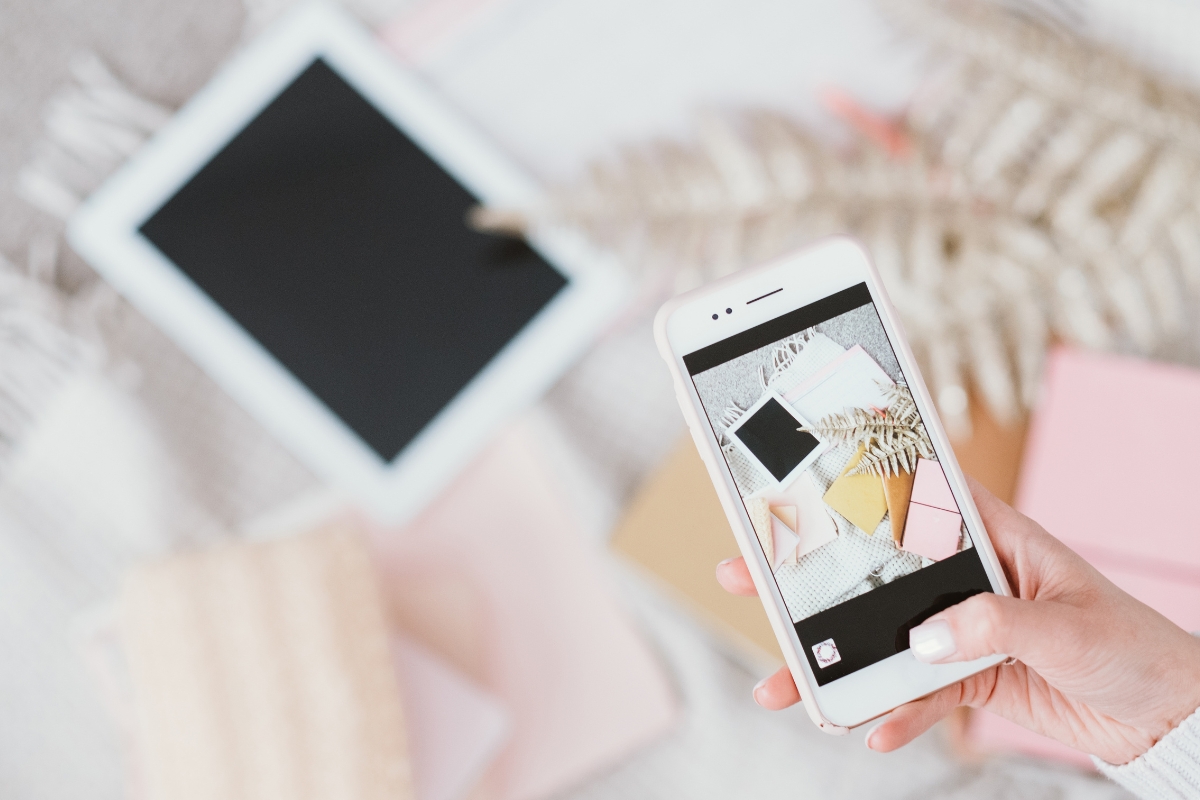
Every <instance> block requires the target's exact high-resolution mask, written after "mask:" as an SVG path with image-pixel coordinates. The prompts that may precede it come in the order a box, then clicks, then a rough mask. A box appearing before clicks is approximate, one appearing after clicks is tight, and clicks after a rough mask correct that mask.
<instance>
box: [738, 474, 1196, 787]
mask: <svg viewBox="0 0 1200 800" xmlns="http://www.w3.org/2000/svg"><path fill="white" fill-rule="evenodd" d="M968 483H969V484H970V487H971V493H972V495H974V497H975V503H976V505H977V506H978V507H979V513H980V515H981V516H982V518H983V523H984V526H985V527H986V528H987V531H988V533H989V534H990V536H991V540H992V544H993V545H994V546H995V549H996V555H997V556H998V557H999V559H1000V562H1001V564H1002V565H1003V567H1004V570H1005V573H1006V574H1007V575H1008V580H1009V584H1010V585H1011V586H1012V587H1013V590H1014V591H1015V593H1016V595H1017V597H1000V596H997V595H994V594H990V593H988V594H980V595H976V596H974V597H971V598H970V599H968V600H965V601H964V602H962V603H959V604H958V605H956V606H953V607H951V608H948V609H946V610H945V611H942V612H941V613H938V614H935V615H934V616H932V617H930V618H929V619H928V620H926V621H925V622H924V623H923V624H921V625H919V626H917V627H915V628H913V629H912V631H911V633H910V635H909V643H910V646H912V647H913V653H914V655H915V656H916V657H917V658H918V660H921V661H926V662H928V663H950V662H954V661H969V660H971V659H975V658H982V657H983V656H987V655H993V654H996V653H1004V654H1006V655H1009V656H1012V657H1014V658H1016V659H1018V661H1017V663H1015V664H1013V665H1012V666H997V667H993V668H991V669H988V670H986V671H984V672H981V673H979V674H977V675H973V676H971V677H970V678H967V679H966V680H964V681H961V682H960V683H957V684H954V685H953V686H948V687H946V688H944V689H941V690H939V691H937V692H934V693H933V694H931V695H929V696H927V697H923V698H921V699H919V700H914V701H913V702H911V703H906V704H905V705H902V706H900V707H899V708H897V709H895V710H894V711H893V712H892V713H891V714H890V715H889V716H888V717H887V718H886V719H885V721H883V722H882V723H880V724H878V725H877V726H876V727H875V728H873V729H872V730H871V732H870V733H869V734H868V736H867V746H868V747H870V748H871V749H873V750H878V751H880V752H888V751H890V750H895V749H896V748H898V747H902V746H903V745H905V744H908V743H909V742H910V741H912V740H913V739H915V738H916V737H917V736H919V735H920V734H921V733H924V732H925V731H926V730H928V729H929V728H930V727H932V726H933V724H934V723H935V722H937V721H938V720H940V719H942V718H943V717H945V716H946V715H947V714H949V713H950V712H951V711H952V710H953V709H954V708H955V707H957V706H970V707H972V708H983V709H987V710H988V711H990V712H992V713H994V714H998V715H999V716H1002V717H1005V718H1006V719H1009V720H1012V721H1013V722H1016V723H1017V724H1018V725H1022V726H1024V727H1026V728H1029V729H1030V730H1033V731H1036V732H1038V733H1041V734H1043V735H1045V736H1049V737H1050V738H1052V739H1057V740H1058V741H1060V742H1062V743H1064V744H1067V745H1069V746H1071V747H1074V748H1076V749H1077V750H1082V751H1083V752H1085V753H1091V754H1093V755H1096V756H1098V757H1100V758H1102V759H1104V760H1105V761H1107V762H1109V763H1110V764H1124V763H1127V762H1129V761H1132V760H1133V759H1135V758H1137V757H1138V756H1140V755H1141V754H1142V753H1144V752H1146V751H1147V750H1149V749H1150V748H1151V747H1152V746H1154V744H1155V743H1156V742H1157V741H1158V740H1159V739H1161V738H1162V737H1163V736H1165V735H1166V734H1167V733H1168V732H1169V731H1170V730H1171V729H1173V728H1174V727H1175V726H1176V725H1178V724H1179V723H1180V722H1182V721H1183V720H1184V719H1185V718H1187V717H1188V716H1189V715H1191V713H1192V712H1193V711H1195V710H1196V709H1197V707H1200V640H1197V639H1195V638H1193V637H1192V636H1190V635H1189V634H1188V633H1187V632H1186V631H1184V630H1183V629H1181V628H1179V627H1178V626H1176V625H1175V624H1174V623H1172V622H1171V621H1169V620H1168V619H1166V618H1165V617H1163V616H1162V615H1161V614H1159V613H1158V612H1157V611H1155V610H1154V609H1152V608H1150V607H1149V606H1147V605H1145V604H1143V603H1141V602H1139V601H1137V600H1135V599H1134V598H1133V597H1131V596H1129V595H1128V594H1126V593H1125V592H1123V591H1121V590H1120V589H1118V588H1117V587H1116V586H1115V585H1113V584H1112V582H1110V581H1109V580H1108V579H1107V578H1105V577H1104V576H1103V575H1101V574H1100V573H1099V572H1097V571H1096V570H1095V569H1094V568H1093V567H1092V566H1091V565H1090V564H1088V563H1087V562H1086V561H1084V560H1083V559H1082V558H1080V557H1079V556H1078V555H1076V554H1075V553H1074V552H1072V551H1071V550H1070V549H1068V548H1067V547H1066V545H1064V544H1063V543H1062V542H1060V541H1058V540H1057V539H1055V538H1054V537H1053V536H1051V535H1050V534H1048V533H1046V531H1045V530H1043V529H1042V527H1041V526H1040V525H1038V524H1037V523H1036V522H1034V521H1033V520H1031V519H1029V518H1028V517H1025V516H1023V515H1022V514H1019V513H1018V512H1017V511H1015V510H1013V509H1012V508H1010V507H1009V506H1007V505H1005V504H1004V503H1003V502H1002V501H1001V500H999V499H998V498H996V497H995V496H994V495H992V494H991V493H990V492H988V491H987V489H985V488H983V486H982V485H980V484H979V483H978V482H976V481H974V480H972V479H970V478H968ZM717 580H718V581H719V582H720V583H721V585H722V586H723V587H725V589H726V590H727V591H730V592H733V593H734V594H740V595H754V594H756V592H755V589H754V584H753V582H752V581H751V579H750V573H749V571H748V570H747V568H746V564H745V561H744V560H743V559H741V558H736V559H730V560H728V561H723V562H721V564H719V565H718V566H717ZM1018 597H1019V598H1020V599H1017V598H1018ZM754 698H755V700H756V701H757V702H758V703H759V705H762V706H763V707H765V708H770V709H780V708H785V707H787V706H790V705H792V704H793V703H795V702H797V701H798V700H799V699H800V695H799V693H798V692H797V690H796V684H795V683H794V681H793V679H792V675H791V673H790V672H789V671H788V669H787V668H786V667H784V668H783V669H781V670H779V671H778V672H776V673H775V674H774V675H772V676H771V677H769V678H767V679H765V680H764V681H762V682H761V683H760V684H759V685H758V686H756V687H755V688H754Z"/></svg>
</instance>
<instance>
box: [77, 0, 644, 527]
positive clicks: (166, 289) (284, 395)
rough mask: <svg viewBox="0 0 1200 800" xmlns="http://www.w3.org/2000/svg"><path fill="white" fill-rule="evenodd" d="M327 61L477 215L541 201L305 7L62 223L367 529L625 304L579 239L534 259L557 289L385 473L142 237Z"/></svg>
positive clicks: (447, 467) (330, 16) (532, 392)
mask: <svg viewBox="0 0 1200 800" xmlns="http://www.w3.org/2000/svg"><path fill="white" fill-rule="evenodd" d="M317 57H320V58H323V59H324V60H325V62H326V63H327V64H328V65H329V66H330V67H331V68H332V69H334V71H336V72H337V73H338V74H339V75H340V76H341V77H342V78H343V79H345V80H346V81H347V83H349V84H350V85H351V86H353V87H354V88H355V90H356V91H358V92H359V93H360V94H362V95H363V97H365V98H366V99H367V100H368V101H370V102H371V103H372V104H373V105H374V106H375V107H376V108H377V109H378V110H379V111H380V113H382V114H383V115H384V116H385V117H387V118H388V119H390V120H391V121H392V122H393V123H394V124H396V125H397V127H399V128H400V129H402V130H403V131H404V132H405V133H406V134H407V135H408V136H409V137H411V138H412V139H413V140H414V141H415V142H417V143H418V144H419V145H420V146H421V147H422V148H423V149H424V150H425V151H426V152H428V153H429V154H430V155H431V156H432V157H433V158H434V159H435V160H436V161H437V162H439V163H440V164H441V165H442V166H443V168H445V169H446V170H447V172H449V173H450V174H451V175H453V176H454V177H455V178H456V179H458V180H459V181H460V182H461V183H462V184H463V185H464V186H466V187H467V188H468V189H469V190H470V191H471V192H472V193H473V194H475V195H476V196H477V197H479V198H480V199H481V200H482V201H483V202H485V203H489V204H497V205H504V206H516V207H520V206H522V205H525V204H528V203H530V202H531V201H532V200H533V199H534V198H535V197H536V188H535V186H534V185H533V184H532V183H531V182H530V181H529V179H528V178H526V177H525V175H523V174H522V173H521V171H520V170H519V169H518V168H516V167H515V165H513V164H512V163H511V162H510V161H509V159H507V158H506V157H505V156H504V155H503V154H502V153H501V152H499V151H498V150H497V148H496V147H495V146H494V145H493V144H492V143H491V142H489V141H488V140H487V139H486V138H485V137H483V136H481V135H480V134H479V132H477V131H476V130H475V129H474V128H472V126H471V125H469V124H468V123H466V122H465V121H464V120H463V119H461V118H460V117H459V116H458V115H457V114H456V113H455V112H454V111H452V110H451V109H449V108H448V107H447V106H446V105H445V104H444V103H442V102H441V101H440V100H439V99H438V98H437V97H436V96H435V95H434V94H433V93H432V92H431V91H430V90H429V89H428V88H426V87H425V86H424V85H423V84H422V83H421V82H420V80H419V79H417V78H416V77H414V76H413V75H411V74H409V73H408V72H407V71H406V70H405V69H404V68H403V67H402V66H401V65H399V64H398V63H397V62H396V60H395V59H394V58H393V57H392V56H390V55H389V54H388V53H387V52H386V51H385V50H384V49H383V47H382V45H381V44H380V43H378V42H377V41H376V40H375V39H374V37H373V36H372V35H371V34H370V33H369V32H368V31H367V30H366V29H364V28H363V27H362V26H361V25H360V24H358V23H357V22H356V21H354V20H353V19H352V18H350V17H348V16H347V15H346V14H345V12H342V11H340V10H338V9H336V8H334V7H331V6H328V5H325V4H323V3H320V2H314V3H308V4H305V5H303V6H301V7H300V8H299V9H297V10H295V11H293V12H291V13H290V14H289V15H288V16H287V17H286V18H285V19H284V20H283V21H281V22H280V23H278V24H277V25H276V26H274V27H273V28H271V29H269V30H268V31H267V32H266V33H264V34H263V35H262V36H261V37H259V38H258V39H257V40H255V41H254V42H253V43H251V44H250V45H249V46H247V47H246V48H245V49H244V50H243V51H242V52H241V53H239V54H238V55H237V56H235V57H234V59H232V60H231V62H230V63H229V64H228V65H227V66H226V67H224V68H223V69H222V70H221V71H220V72H219V73H218V74H217V75H216V76H215V77H214V78H213V79H212V81H211V82H210V83H209V84H208V85H207V86H206V87H205V88H204V89H202V90H201V91H200V92H199V93H198V94H196V96H195V97H194V98H193V99H192V100H191V101H190V102H189V103H188V104H187V105H186V106H184V107H183V108H182V109H181V110H180V111H179V113H178V114H176V115H175V117H174V118H173V119H172V120H171V121H170V122H168V123H167V125H165V126H164V127H163V128H162V130H160V131H159V132H158V133H157V134H156V135H155V136H154V138H153V139H152V140H151V141H150V142H149V143H148V144H147V145H146V146H145V147H143V148H142V150H141V151H139V152H138V153H137V154H136V155H135V156H134V157H133V158H132V159H130V161H129V162H128V163H127V164H126V165H125V166H124V167H122V168H121V169H120V170H119V171H118V172H117V173H116V174H115V175H114V176H113V177H112V178H110V179H109V180H108V182H106V183H105V185H104V186H103V187H101V188H100V189H99V190H98V191H97V192H96V193H95V194H93V195H92V197H91V198H89V199H88V201H87V202H86V203H85V204H84V205H83V206H82V207H81V208H80V210H79V211H78V212H77V213H76V214H75V215H74V216H73V217H72V219H71V221H70V225H69V227H68V236H69V239H70V242H71V244H72V246H73V247H74V248H75V250H76V251H77V252H78V253H79V254H80V255H81V256H82V257H83V258H85V259H86V260H87V261H88V262H89V263H90V264H92V265H93V266H94V267H95V268H96V270H97V271H98V272H99V273H100V274H101V275H102V276H103V277H104V278H105V279H107V280H108V281H109V282H110V283H111V284H112V285H113V286H114V287H115V288H116V289H117V290H118V291H119V292H121V293H122V294H123V295H124V296H125V297H127V298H128V299H129V300H130V301H131V302H132V303H133V304H134V305H136V306H137V307H138V308H139V309H140V310H141V311H142V312H143V313H144V314H146V316H147V317H149V318H150V319H151V320H152V321H154V322H155V323H156V324H157V325H158V326H159V327H161V328H162V329H163V330H164V331H166V332H167V333H168V335H170V336H171V337H172V338H174V339H175V341H176V342H178V343H179V345H180V346H181V347H182V348H183V349H184V350H185V351H186V352H187V353H188V354H189V355H191V356H192V358H194V359H195V360H196V362H197V363H199V364H200V366H201V367H203V368H204V369H205V370H206V371H207V372H208V373H209V374H210V375H211V376H212V377H213V378H214V379H215V380H216V381H217V383H218V384H220V385H221V386H222V387H223V388H224V389H225V390H226V391H227V392H229V394H230V395H232V396H233V397H234V399H236V400H237V401H238V402H239V403H241V404H242V405H243V406H244V407H245V408H246V409H247V410H248V411H249V412H250V413H251V414H252V415H253V416H254V417H255V418H256V419H257V420H258V421H259V422H260V423H261V424H263V425H264V426H265V427H266V428H268V429H269V430H270V431H272V433H274V434H275V435H276V436H277V437H278V438H279V439H280V440H282V441H283V443H284V444H285V445H286V446H288V447H289V448H290V449H291V450H292V451H293V452H294V453H295V454H296V455H297V456H298V457H299V458H300V459H301V460H302V461H304V462H305V463H306V464H307V465H308V466H309V467H310V468H311V469H312V470H313V471H314V472H316V473H317V474H318V475H320V476H321V477H323V478H324V479H326V480H327V481H329V482H331V483H333V484H334V485H336V486H338V487H341V488H342V489H344V490H346V491H347V492H348V493H349V494H350V495H351V496H353V497H357V498H358V499H360V500H361V501H363V502H364V504H365V505H366V506H367V508H368V509H369V510H371V511H372V512H373V513H374V514H376V515H377V516H379V517H381V518H383V519H385V520H387V521H391V522H402V521H404V520H407V519H409V518H411V517H412V516H414V515H415V514H416V513H417V512H418V511H419V510H420V509H421V507H422V506H423V505H424V504H425V503H426V502H428V501H429V500H430V499H432V498H433V497H434V496H435V495H436V493H437V492H438V491H439V490H440V489H441V488H442V486H443V485H444V484H445V483H446V482H447V481H448V480H449V479H450V478H452V477H453V475H454V474H455V473H456V472H457V471H458V470H459V469H460V468H462V467H463V466H465V464H466V462H467V461H468V460H469V459H470V458H471V456H472V455H473V454H474V453H475V452H476V451H477V450H478V449H479V448H480V447H482V445H483V444H485V443H486V442H487V440H488V438H489V437H490V435H491V434H493V433H494V432H495V430H496V429H497V428H498V427H499V426H500V425H501V424H502V423H503V422H504V420H505V419H507V418H508V417H509V416H511V415H512V414H513V413H514V412H516V411H518V410H520V409H521V408H522V407H524V406H526V405H528V404H529V403H531V402H533V401H534V400H535V399H536V398H537V397H538V396H539V395H540V394H541V393H542V392H544V391H545V390H546V389H547V388H549V386H550V385H551V383H552V382H553V381H554V380H555V378H556V377H557V376H558V375H560V374H561V373H562V371H563V370H564V369H565V368H566V367H567V365H568V364H569V363H570V362H571V361H572V360H573V359H574V358H576V357H577V356H578V355H579V354H580V353H581V352H582V351H583V349H584V348H585V347H586V346H587V344H588V342H589V341H591V339H592V338H593V337H594V336H595V335H596V334H597V333H598V332H599V330H600V329H601V328H602V326H603V325H604V324H605V323H606V321H607V320H608V319H610V318H611V315H612V314H613V312H614V311H615V309H616V308H617V306H618V304H619V303H620V300H621V298H622V297H623V296H624V295H625V280H624V279H623V278H622V277H621V273H620V270H619V268H618V267H617V265H616V264H615V263H612V262H611V261H610V260H609V259H607V258H606V257H605V256H602V255H600V254H599V253H598V252H596V251H595V250H593V249H592V248H591V247H589V246H588V245H587V243H586V242H584V241H583V239H582V238H581V237H578V236H576V235H573V234H570V233H567V232H565V231H541V232H539V233H538V234H536V235H535V236H533V237H531V245H532V246H533V247H534V248H535V249H536V250H537V251H538V252H539V253H541V254H542V255H543V257H545V258H546V260H547V261H548V262H550V263H551V264H552V265H553V266H554V267H555V268H556V269H558V270H559V271H560V272H561V273H562V274H563V276H564V277H566V278H567V280H568V283H567V285H566V286H565V287H564V288H563V289H562V290H561V291H560V292H559V293H558V294H557V295H556V296H555V297H554V299H553V300H552V301H551V302H550V303H549V304H547V306H546V307H545V308H543V309H542V310H541V311H540V312H539V313H538V314H537V316H535V317H534V318H533V319H532V320H531V321H530V322H529V323H528V324H527V325H526V326H525V327H524V328H523V329H522V330H521V332H520V333H519V334H518V335H517V336H516V337H514V338H513V339H512V340H511V341H510V342H509V343H508V344H507V345H506V346H505V347H504V348H503V349H502V350H501V351H500V352H499V353H498V354H497V355H496V357H495V358H493V359H492V361H491V362H489V364H488V365H487V366H486V367H485V368H484V369H483V370H482V371H481V372H479V373H478V374H477V375H476V376H475V377H474V378H473V379H472V380H471V382H470V383H468V384H467V386H466V387H465V388H464V389H463V390H462V391H461V392H460V393H459V394H458V395H457V396H456V397H455V398H454V399H453V400H452V401H451V402H450V403H449V404H448V405H447V406H446V407H445V408H443V409H442V411H441V412H440V413H439V414H438V416H437V417H435V418H434V419H433V420H432V421H431V422H430V423H429V424H428V425H427V426H426V427H425V428H424V429H423V430H422V431H421V433H420V434H418V436H417V437H416V438H415V439H413V441H412V442H410V443H409V444H408V446H407V447H405V449H404V450H403V451H401V453H400V454H399V455H398V456H397V457H396V458H394V459H393V460H392V461H390V462H385V461H384V460H383V459H382V458H380V457H379V455H378V454H377V453H375V452H374V450H372V449H371V448H370V446H368V445H367V444H366V442H364V441H363V440H362V439H361V438H360V437H359V436H358V434H356V433H355V432H354V431H353V430H352V429H351V428H350V427H349V426H347V425H346V424H345V423H344V422H343V421H342V420H341V419H340V418H339V417H338V416H337V415H336V414H334V413H333V412H332V411H331V410H330V409H329V408H328V407H327V406H326V405H325V404H324V403H323V402H322V401H321V400H320V399H318V398H317V396H316V395H314V394H313V393H312V391H311V390H310V389H309V388H308V387H307V386H305V385H304V384H303V383H301V382H300V381H299V380H298V379H297V378H296V377H295V376H294V375H293V374H292V373H291V372H290V371H288V370H287V368H286V367H284V366H283V365H282V364H281V363H280V362H279V361H278V360H277V359H276V358H275V357H274V356H273V355H272V354H271V353H270V352H269V351H268V350H267V349H266V348H265V347H263V345H262V344H260V343H259V342H258V341H257V340H255V339H254V338H253V337H252V336H250V334H249V333H247V332H246V331H245V330H244V329H243V328H242V327H241V326H240V325H239V324H238V323H237V322H236V321H235V320H234V319H233V318H232V317H230V316H229V315H228V314H227V313H226V312H225V310H224V309H223V308H221V307H220V306H219V305H218V304H217V303H215V302H214V301H213V300H212V299H211V298H210V297H209V296H208V295H207V294H205V293H204V292H203V291H202V290H200V289H199V287H197V286H196V285H195V284H194V283H193V282H192V281H191V280H190V279H189V278H188V277H187V276H186V275H185V274H184V273H183V272H181V271H180V270H179V269H178V268H177V267H176V266H175V265H174V264H173V263H172V262H171V261H170V260H168V259H167V258H166V257H165V256H164V255H163V254H162V253H161V252H160V251H159V250H158V249H157V248H155V247H154V246H153V245H152V244H151V243H150V242H149V241H148V240H147V239H146V238H145V237H143V236H142V235H141V234H140V233H139V232H138V228H139V226H140V225H141V224H142V223H144V222H145V220H146V219H148V218H149V217H150V216H151V215H152V214H153V213H154V212H155V211H156V210H157V209H159V208H160V207H161V206H162V205H163V204H164V203H165V202H166V201H167V200H168V199H169V198H170V197H172V196H173V195H174V194H175V193H176V192H177V191H178V190H179V189H180V188H181V187H182V186H183V185H184V184H186V183H187V181H188V180H190V179H191V177H192V176H193V175H195V174H196V172H198V171H199V170H200V169H201V168H202V167H203V166H204V165H205V164H207V163H208V161H209V160H211V158H212V157H213V156H214V155H215V154H216V153H217V152H219V150H220V149H221V148H222V147H224V146H225V144H226V143H227V142H229V140H230V139H232V138H233V137H234V136H236V135H237V133H238V132H239V131H240V130H242V128H244V127H245V126H246V125H247V124H248V123H249V122H250V120H252V119H253V118H254V117H255V116H256V115H257V114H258V113H259V112H260V111H261V110H262V109H263V108H264V107H265V106H266V105H267V104H268V103H270V102H271V100H273V99H274V98H275V97H276V96H277V95H278V94H279V92H280V91H282V90H283V89H284V88H285V87H286V86H288V85H289V84H290V83H291V82H292V81H293V80H294V79H295V78H296V77H297V76H298V75H299V74H300V73H301V72H302V71H303V70H304V69H305V68H307V67H308V66H309V65H310V64H311V63H312V61H313V60H314V59H315V58H317Z"/></svg>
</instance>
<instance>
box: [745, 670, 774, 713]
mask: <svg viewBox="0 0 1200 800" xmlns="http://www.w3.org/2000/svg"><path fill="white" fill-rule="evenodd" d="M770 679H771V677H770V676H769V675H768V676H767V677H765V678H763V679H762V680H761V681H759V682H758V683H756V684H754V688H753V689H751V690H750V696H751V697H753V698H754V702H756V703H758V704H759V705H760V706H761V705H762V703H761V702H759V699H758V690H759V689H761V688H762V687H764V686H766V685H767V681H769V680H770Z"/></svg>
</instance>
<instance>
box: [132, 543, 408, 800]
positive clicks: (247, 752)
mask: <svg viewBox="0 0 1200 800" xmlns="http://www.w3.org/2000/svg"><path fill="white" fill-rule="evenodd" d="M121 628H122V636H123V639H124V644H125V651H126V654H127V658H128V662H129V673H130V675H131V678H132V682H133V690H134V696H135V701H136V708H137V719H136V732H137V733H136V735H137V739H138V741H137V745H138V754H139V761H140V762H141V769H140V771H141V773H142V774H141V776H140V778H141V782H142V783H143V788H144V789H145V793H146V795H147V796H148V797H149V798H151V800H168V799H169V800H218V799H219V800H232V799H234V798H237V799H238V800H267V799H268V798H271V799H272V800H302V799H303V798H322V800H326V799H328V800H334V799H335V798H344V799H345V800H351V799H353V800H373V799H374V798H389V800H395V799H396V798H399V800H406V799H407V798H411V797H412V788H411V776H410V765H409V759H408V754H407V747H406V741H405V740H406V734H405V727H404V716H403V712H402V710H401V706H400V697H399V687H398V685H397V682H396V676H395V672H394V670H393V666H392V663H391V660H390V656H389V652H388V633H387V627H386V624H385V619H384V612H383V608H382V604H381V599H380V594H379V590H378V587H377V585H376V580H375V575H374V572H373V568H372V565H371V562H370V559H369V556H368V553H367V550H366V546H365V542H364V541H363V539H362V537H361V536H360V535H359V534H358V533H357V532H355V531H353V530H350V529H346V528H330V529H326V530H321V531H317V532H314V533H311V534H307V535H304V536H300V537H296V538H291V539H286V540H280V541H273V542H264V543H254V544H231V545H227V546H223V547H220V548H217V549H214V550H210V551H207V552H203V553H198V554H193V555H185V556H176V557H171V558H167V559H164V560H162V561H158V562H156V563H153V564H149V565H146V566H144V567H141V568H139V569H137V570H135V571H134V572H132V573H131V574H130V575H129V577H128V579H127V580H126V582H125V585H124V587H123V591H122V596H121Z"/></svg>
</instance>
